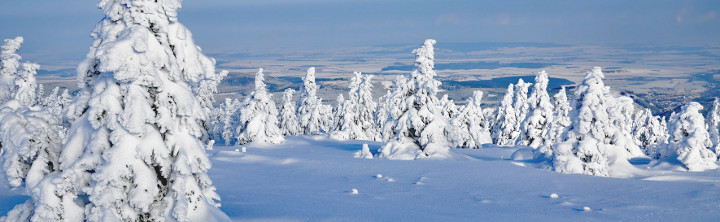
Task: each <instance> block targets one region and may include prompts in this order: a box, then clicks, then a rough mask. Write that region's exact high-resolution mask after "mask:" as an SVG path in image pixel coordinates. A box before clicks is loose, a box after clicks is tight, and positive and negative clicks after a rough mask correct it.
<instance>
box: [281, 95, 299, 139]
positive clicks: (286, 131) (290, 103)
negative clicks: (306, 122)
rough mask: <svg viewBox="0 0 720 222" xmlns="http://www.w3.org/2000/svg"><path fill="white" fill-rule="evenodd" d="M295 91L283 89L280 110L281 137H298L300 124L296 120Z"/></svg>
mask: <svg viewBox="0 0 720 222" xmlns="http://www.w3.org/2000/svg"><path fill="white" fill-rule="evenodd" d="M294 93H295V90H293V89H289V88H288V89H285V92H283V99H282V107H281V108H280V117H279V118H280V119H279V120H278V121H279V122H280V131H281V132H282V135H285V136H287V135H298V134H299V133H300V125H299V124H300V123H299V121H298V118H297V113H296V112H297V109H296V108H295V103H296V102H295V100H293V94H294Z"/></svg>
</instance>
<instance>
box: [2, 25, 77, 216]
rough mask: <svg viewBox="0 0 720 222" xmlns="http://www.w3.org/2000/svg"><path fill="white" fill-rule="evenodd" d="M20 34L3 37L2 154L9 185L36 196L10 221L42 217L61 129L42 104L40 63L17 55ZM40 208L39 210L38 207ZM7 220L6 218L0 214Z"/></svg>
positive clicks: (15, 211) (17, 209)
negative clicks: (37, 80)
mask: <svg viewBox="0 0 720 222" xmlns="http://www.w3.org/2000/svg"><path fill="white" fill-rule="evenodd" d="M22 40H23V39H22V37H17V38H15V39H7V40H5V44H3V45H2V52H1V53H0V88H2V90H5V91H3V92H2V93H0V95H2V96H3V100H2V101H0V157H2V158H0V159H1V162H2V169H3V174H4V175H5V177H4V178H5V179H7V182H8V184H9V185H10V186H11V187H14V188H18V187H23V186H24V187H25V191H26V193H27V194H28V195H30V196H31V197H32V198H31V199H30V200H28V201H26V202H25V203H24V204H20V205H17V206H15V208H14V209H13V210H11V211H10V212H8V216H7V217H5V218H4V220H6V221H30V220H33V221H43V220H45V217H44V216H45V214H49V213H52V212H50V211H48V210H46V209H45V208H43V207H44V206H45V205H46V203H48V202H49V201H50V202H51V201H52V198H45V195H44V194H45V193H46V192H48V191H52V187H50V186H48V185H47V184H48V183H47V182H46V181H47V178H52V176H51V175H54V174H57V172H58V168H59V161H60V160H59V154H60V151H61V150H60V148H61V146H60V145H61V142H62V132H63V129H62V128H61V127H59V126H58V125H59V124H58V117H57V116H56V115H53V113H52V112H51V111H50V110H49V109H48V108H46V107H44V106H42V105H41V104H38V101H39V100H38V97H37V96H39V95H41V94H39V93H37V92H36V90H37V87H38V85H37V84H36V82H35V75H36V74H37V72H36V70H37V69H38V67H39V66H38V65H37V64H34V63H30V62H25V63H22V64H21V63H20V59H21V57H20V56H19V55H18V54H17V51H18V50H19V49H20V44H21V43H22ZM36 208H37V210H36ZM0 220H3V218H0Z"/></svg>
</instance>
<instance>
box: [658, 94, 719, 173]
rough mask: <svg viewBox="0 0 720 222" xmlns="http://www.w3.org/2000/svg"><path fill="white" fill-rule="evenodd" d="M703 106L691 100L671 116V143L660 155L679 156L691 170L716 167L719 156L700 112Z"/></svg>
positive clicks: (669, 126)
mask: <svg viewBox="0 0 720 222" xmlns="http://www.w3.org/2000/svg"><path fill="white" fill-rule="evenodd" d="M702 109H703V107H702V105H700V104H699V103H697V102H691V103H690V104H686V105H684V106H683V107H682V110H681V111H680V113H674V114H673V115H672V116H670V121H669V122H668V129H669V131H670V138H669V143H668V144H667V145H666V146H665V147H664V149H662V150H661V152H660V157H661V158H665V157H671V158H673V157H674V158H677V160H679V161H680V162H681V163H683V164H684V165H685V167H686V168H687V169H688V170H690V171H703V170H708V169H715V168H717V167H718V165H717V164H715V160H717V156H716V155H715V153H713V151H712V150H710V148H711V147H712V145H713V144H712V141H710V135H709V133H708V131H707V126H705V118H703V116H702V114H700V110H702Z"/></svg>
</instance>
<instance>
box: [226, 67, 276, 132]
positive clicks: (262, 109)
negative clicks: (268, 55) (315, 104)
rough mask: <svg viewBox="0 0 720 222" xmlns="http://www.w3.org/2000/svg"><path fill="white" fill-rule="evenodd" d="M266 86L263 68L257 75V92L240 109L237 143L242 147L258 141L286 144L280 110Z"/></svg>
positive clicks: (249, 96) (251, 94)
mask: <svg viewBox="0 0 720 222" xmlns="http://www.w3.org/2000/svg"><path fill="white" fill-rule="evenodd" d="M271 97H272V95H270V94H268V92H267V86H265V75H264V74H263V69H262V68H261V69H260V70H258V72H257V73H256V74H255V91H253V92H252V93H250V95H248V97H247V98H246V99H245V102H244V103H243V106H242V108H240V118H239V121H240V124H239V125H238V128H237V143H238V144H240V145H242V144H246V143H249V142H253V141H257V142H262V143H272V144H278V143H282V142H285V138H284V137H283V136H282V132H281V131H280V128H278V119H277V118H278V110H277V108H275V102H273V101H272V99H271Z"/></svg>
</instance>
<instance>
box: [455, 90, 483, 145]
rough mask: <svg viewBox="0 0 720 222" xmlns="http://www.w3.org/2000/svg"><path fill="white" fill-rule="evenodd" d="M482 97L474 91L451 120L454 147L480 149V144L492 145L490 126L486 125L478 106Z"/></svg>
mask: <svg viewBox="0 0 720 222" xmlns="http://www.w3.org/2000/svg"><path fill="white" fill-rule="evenodd" d="M482 97H483V92H482V91H479V90H478V91H474V92H473V95H472V97H470V98H468V100H467V104H466V105H465V106H463V107H462V108H461V109H460V110H459V111H458V114H457V115H455V117H454V118H453V119H452V120H451V123H452V126H453V127H455V130H453V134H451V135H452V138H451V139H452V140H453V141H454V142H455V145H456V146H458V147H462V148H471V149H480V148H481V145H482V144H486V143H492V138H490V131H489V129H490V126H488V125H487V121H486V120H485V118H486V116H485V114H484V113H483V109H482V107H481V106H480V105H481V103H482Z"/></svg>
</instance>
